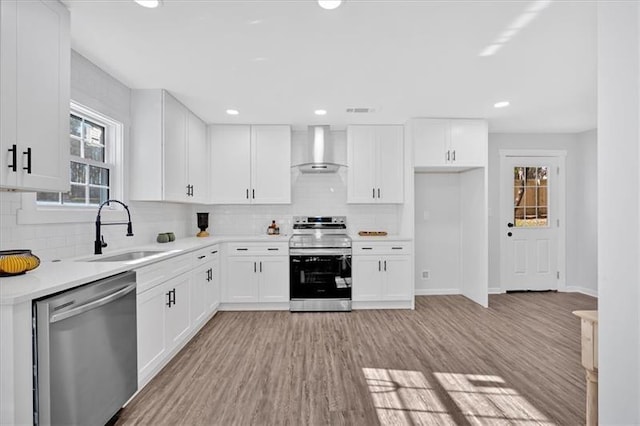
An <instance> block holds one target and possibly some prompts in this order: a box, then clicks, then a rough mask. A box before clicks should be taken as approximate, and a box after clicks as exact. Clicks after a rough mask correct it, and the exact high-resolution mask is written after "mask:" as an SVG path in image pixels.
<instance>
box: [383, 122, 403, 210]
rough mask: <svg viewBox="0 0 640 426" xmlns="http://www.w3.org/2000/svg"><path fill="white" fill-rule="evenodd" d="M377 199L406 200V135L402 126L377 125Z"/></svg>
mask: <svg viewBox="0 0 640 426" xmlns="http://www.w3.org/2000/svg"><path fill="white" fill-rule="evenodd" d="M376 136H377V159H376V160H377V169H378V173H377V179H376V180H377V185H376V200H377V201H378V202H380V203H398V204H401V203H403V202H404V136H403V127H402V126H377V127H376Z"/></svg>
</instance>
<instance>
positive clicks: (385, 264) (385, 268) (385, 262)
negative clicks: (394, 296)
mask: <svg viewBox="0 0 640 426" xmlns="http://www.w3.org/2000/svg"><path fill="white" fill-rule="evenodd" d="M384 271H385V272H387V261H386V260H385V261H384Z"/></svg>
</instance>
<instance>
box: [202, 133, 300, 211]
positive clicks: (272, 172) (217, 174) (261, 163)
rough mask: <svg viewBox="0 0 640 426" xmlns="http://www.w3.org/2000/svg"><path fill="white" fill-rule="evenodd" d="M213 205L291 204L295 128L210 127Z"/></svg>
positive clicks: (211, 200) (211, 198)
mask: <svg viewBox="0 0 640 426" xmlns="http://www.w3.org/2000/svg"><path fill="white" fill-rule="evenodd" d="M209 143H210V152H211V161H210V164H211V181H210V182H211V197H210V199H209V201H210V202H211V203H213V204H290V203H291V128H290V127H289V126H280V125H264V126H249V125H212V126H209Z"/></svg>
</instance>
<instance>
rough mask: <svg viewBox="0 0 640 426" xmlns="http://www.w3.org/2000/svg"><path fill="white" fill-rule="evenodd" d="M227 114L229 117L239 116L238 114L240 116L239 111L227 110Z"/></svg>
mask: <svg viewBox="0 0 640 426" xmlns="http://www.w3.org/2000/svg"><path fill="white" fill-rule="evenodd" d="M227 114H229V115H238V114H240V111H238V110H237V109H228V110H227Z"/></svg>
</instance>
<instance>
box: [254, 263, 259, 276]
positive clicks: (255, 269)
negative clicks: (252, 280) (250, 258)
mask: <svg viewBox="0 0 640 426" xmlns="http://www.w3.org/2000/svg"><path fill="white" fill-rule="evenodd" d="M256 272H258V270H257V266H256V262H253V273H254V274H255V273H256Z"/></svg>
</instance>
